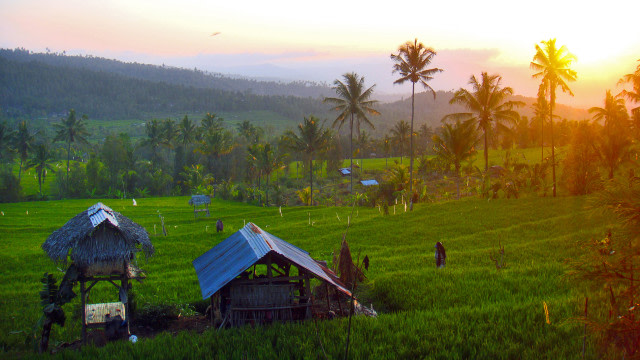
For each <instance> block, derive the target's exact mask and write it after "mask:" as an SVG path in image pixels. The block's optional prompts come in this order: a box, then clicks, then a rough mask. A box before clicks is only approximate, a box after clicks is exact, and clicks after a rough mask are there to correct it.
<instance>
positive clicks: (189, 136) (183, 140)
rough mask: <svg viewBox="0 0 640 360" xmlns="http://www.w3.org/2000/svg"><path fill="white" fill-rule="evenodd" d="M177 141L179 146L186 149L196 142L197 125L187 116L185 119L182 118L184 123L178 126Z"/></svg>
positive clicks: (181, 122)
mask: <svg viewBox="0 0 640 360" xmlns="http://www.w3.org/2000/svg"><path fill="white" fill-rule="evenodd" d="M176 140H177V142H178V144H180V145H181V146H183V147H186V146H187V145H189V144H191V143H192V142H194V141H195V140H196V125H195V124H194V123H193V121H191V120H189V117H188V116H187V115H185V116H184V118H182V121H180V123H179V124H178V134H177V137H176Z"/></svg>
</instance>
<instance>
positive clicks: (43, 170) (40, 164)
mask: <svg viewBox="0 0 640 360" xmlns="http://www.w3.org/2000/svg"><path fill="white" fill-rule="evenodd" d="M52 161H53V154H51V152H50V151H49V146H48V145H47V143H46V142H41V143H38V144H36V145H35V146H34V147H33V153H32V155H31V158H30V159H29V161H27V166H26V168H25V169H31V168H35V170H36V174H37V175H38V188H39V191H40V197H42V184H43V183H44V180H45V178H46V176H47V170H50V171H52V172H53V171H55V170H54V168H53V165H52V164H51V162H52Z"/></svg>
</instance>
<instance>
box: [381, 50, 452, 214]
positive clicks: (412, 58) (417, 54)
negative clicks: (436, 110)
mask: <svg viewBox="0 0 640 360" xmlns="http://www.w3.org/2000/svg"><path fill="white" fill-rule="evenodd" d="M434 56H436V52H435V51H434V50H433V49H432V48H429V47H425V46H424V44H422V43H419V42H418V39H414V41H413V43H412V42H411V41H407V42H406V43H404V44H403V45H400V47H398V53H397V54H391V60H393V62H394V63H395V64H393V71H392V73H394V74H395V73H398V74H400V78H399V79H397V80H396V81H394V82H393V83H394V84H404V83H405V82H406V81H411V132H410V134H411V145H410V146H411V150H409V157H410V160H409V192H412V191H413V184H412V183H413V117H414V103H415V90H416V83H418V82H419V83H420V84H422V86H423V87H424V88H425V89H427V90H429V91H431V92H432V93H433V99H434V100H435V98H436V92H435V91H434V90H433V88H431V86H430V85H429V84H427V81H429V80H432V79H433V75H435V74H436V73H439V72H442V69H438V68H431V69H427V67H428V66H429V64H431V60H433V57H434ZM401 160H402V158H401ZM412 205H413V203H412ZM412 209H413V207H412Z"/></svg>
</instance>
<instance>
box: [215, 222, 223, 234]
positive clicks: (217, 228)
mask: <svg viewBox="0 0 640 360" xmlns="http://www.w3.org/2000/svg"><path fill="white" fill-rule="evenodd" d="M222 230H224V225H223V224H222V220H220V219H218V221H217V222H216V232H221V231H222Z"/></svg>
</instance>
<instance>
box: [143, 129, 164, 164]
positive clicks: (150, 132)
mask: <svg viewBox="0 0 640 360" xmlns="http://www.w3.org/2000/svg"><path fill="white" fill-rule="evenodd" d="M145 132H146V133H147V138H146V139H144V140H143V141H142V144H143V145H145V146H148V147H149V148H151V161H152V162H153V166H154V167H156V166H158V162H159V159H160V157H159V156H158V148H159V147H160V145H162V144H163V143H164V136H163V131H162V127H161V125H160V122H159V121H158V120H157V119H153V120H151V121H147V122H146V123H145Z"/></svg>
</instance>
